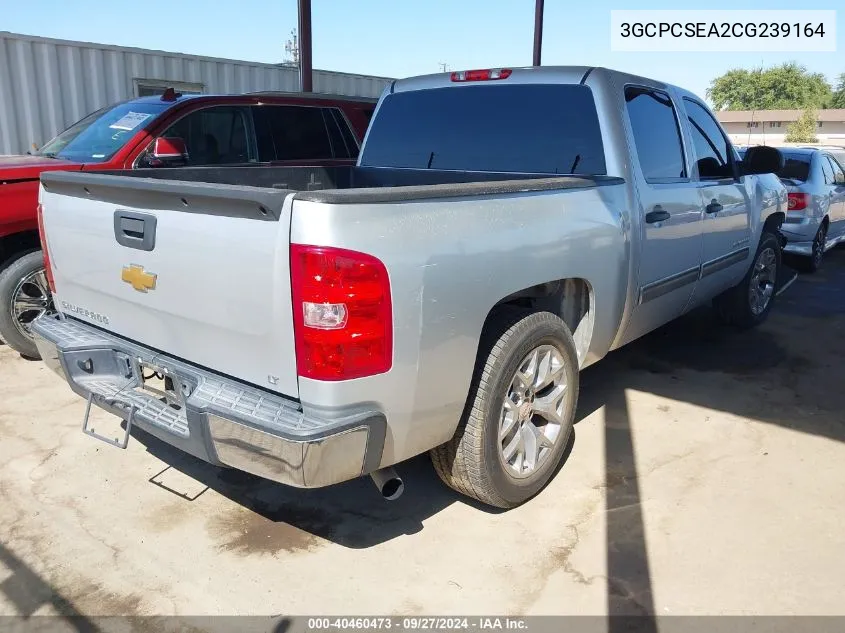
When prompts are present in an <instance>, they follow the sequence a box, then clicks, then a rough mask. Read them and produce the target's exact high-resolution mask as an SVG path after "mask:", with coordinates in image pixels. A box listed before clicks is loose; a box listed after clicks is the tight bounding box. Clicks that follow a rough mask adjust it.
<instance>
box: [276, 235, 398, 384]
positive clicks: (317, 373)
mask: <svg viewBox="0 0 845 633" xmlns="http://www.w3.org/2000/svg"><path fill="white" fill-rule="evenodd" d="M290 253H291V266H290V271H291V290H292V294H293V323H294V334H295V339H296V365H297V371H298V373H299V375H300V376H303V377H305V378H314V379H316V380H349V379H351V378H361V377H363V376H372V375H374V374H380V373H384V372H386V371H388V370H389V369H390V367H391V365H392V363H393V309H392V306H391V301H390V280H389V279H388V276H387V269H386V268H385V267H384V264H383V263H382V262H381V261H379V260H378V259H376V258H375V257H373V256H372V255H367V254H364V253H358V252H355V251H349V250H345V249H340V248H331V247H322V246H308V245H304V244H292V245H291V251H290Z"/></svg>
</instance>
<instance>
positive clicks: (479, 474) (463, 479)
mask: <svg viewBox="0 0 845 633" xmlns="http://www.w3.org/2000/svg"><path fill="white" fill-rule="evenodd" d="M487 331H488V332H489V334H490V335H489V336H488V337H487V347H486V350H487V351H486V353H485V357H484V358H483V359H482V361H481V363H482V364H481V366H480V367H479V369H478V370H477V371H476V375H475V377H474V379H473V383H472V387H471V391H470V396H469V401H468V403H467V407H466V409H465V411H464V415H463V417H462V419H461V422H460V424H459V426H458V429H457V431H456V433H455V436H454V437H453V438H452V439H451V440H450V441H449V442H447V443H446V444H443V445H442V446H439V447H437V448H435V449H433V450H432V451H431V459H432V462H433V464H434V467H435V470H436V471H437V474H438V475H439V476H440V478H441V479H442V480H443V481H444V482H445V483H446V484H447V485H449V486H450V487H452V488H454V489H455V490H457V491H458V492H461V493H463V494H465V495H468V496H470V497H474V498H475V499H478V500H479V501H481V502H483V503H486V504H489V505H492V506H496V507H500V508H511V507H514V506H517V505H519V504H521V503H523V502H524V501H526V500H528V499H530V498H531V497H533V496H534V495H535V494H537V493H538V492H539V491H540V490H541V489H542V488H543V487H544V486H545V485H546V484H547V483H548V481H549V479H551V477H552V475H553V474H554V472H555V471H556V469H557V467H558V466H559V465H560V463H561V460H562V459H563V456H564V454H565V452H566V447H567V444H568V443H569V439H570V435H571V433H572V426H573V421H574V417H575V406H576V404H577V401H578V359H577V354H576V352H575V344H574V342H573V340H572V335H571V334H570V332H569V329H568V328H567V327H566V324H565V323H564V322H563V321H562V320H561V319H560V318H559V317H557V316H556V315H554V314H551V313H550V312H536V313H525V312H517V313H514V312H503V313H500V314H497V315H494V316H493V317H491V323H490V324H489V325H488V328H487Z"/></svg>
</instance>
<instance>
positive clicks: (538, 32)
mask: <svg viewBox="0 0 845 633" xmlns="http://www.w3.org/2000/svg"><path fill="white" fill-rule="evenodd" d="M542 51H543V0H536V4H535V5H534V62H533V64H532V65H534V66H539V65H540V54H541V53H542Z"/></svg>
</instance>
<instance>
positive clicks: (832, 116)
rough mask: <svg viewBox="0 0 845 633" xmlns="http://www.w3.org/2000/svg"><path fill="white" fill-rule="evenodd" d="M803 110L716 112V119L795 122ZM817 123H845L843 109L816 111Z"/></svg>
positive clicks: (740, 121)
mask: <svg viewBox="0 0 845 633" xmlns="http://www.w3.org/2000/svg"><path fill="white" fill-rule="evenodd" d="M802 112H803V110H718V111H717V112H716V118H718V119H719V121H721V122H722V123H747V122H749V121H797V120H798V117H799V116H801V113H802ZM816 116H817V117H818V120H819V121H842V122H845V109H834V108H831V109H828V110H816Z"/></svg>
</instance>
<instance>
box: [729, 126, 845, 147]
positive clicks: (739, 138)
mask: <svg viewBox="0 0 845 633" xmlns="http://www.w3.org/2000/svg"><path fill="white" fill-rule="evenodd" d="M788 126H789V123H787V122H782V123H781V126H780V127H770V126H769V123H768V122H765V121H760V123H759V125H758V127H756V128H755V127H751V128H749V127H748V125H747V123H744V122H742V123H734V122H731V123H722V127H724V129H725V132H727V133H728V136H729V137H730V139H731V141H733V142H734V143H735V144H737V145H783V144H784V143H785V142H786V141H785V139H786V134H787V130H788ZM816 137H817V138H818V142H819V144H821V145H836V146H839V147H845V122H840V121H823V122H822V125H821V127H819V128H817V129H816Z"/></svg>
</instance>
